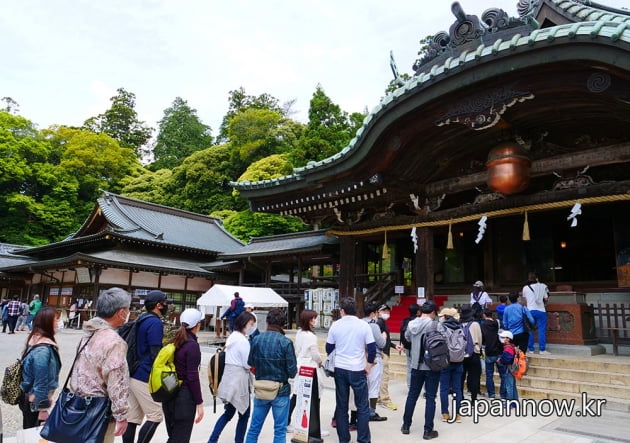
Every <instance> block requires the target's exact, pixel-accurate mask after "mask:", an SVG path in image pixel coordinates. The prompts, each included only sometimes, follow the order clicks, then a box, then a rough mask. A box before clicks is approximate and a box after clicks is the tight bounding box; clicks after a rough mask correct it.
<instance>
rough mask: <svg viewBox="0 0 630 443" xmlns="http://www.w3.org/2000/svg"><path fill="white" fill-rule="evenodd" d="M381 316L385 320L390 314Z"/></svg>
mask: <svg viewBox="0 0 630 443" xmlns="http://www.w3.org/2000/svg"><path fill="white" fill-rule="evenodd" d="M381 318H382V319H383V320H387V319H388V318H389V314H381Z"/></svg>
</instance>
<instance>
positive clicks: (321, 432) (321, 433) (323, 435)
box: [319, 429, 330, 437]
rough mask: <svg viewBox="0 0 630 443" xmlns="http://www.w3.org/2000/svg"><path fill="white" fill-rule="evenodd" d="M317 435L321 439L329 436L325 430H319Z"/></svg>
mask: <svg viewBox="0 0 630 443" xmlns="http://www.w3.org/2000/svg"><path fill="white" fill-rule="evenodd" d="M319 435H320V436H321V437H328V436H329V435H330V432H328V431H327V430H326V429H320V431H319Z"/></svg>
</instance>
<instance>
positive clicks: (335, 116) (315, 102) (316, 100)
mask: <svg viewBox="0 0 630 443" xmlns="http://www.w3.org/2000/svg"><path fill="white" fill-rule="evenodd" d="M361 115H362V114H360V113H354V114H352V118H351V117H350V116H349V115H348V113H347V112H345V111H342V110H341V108H340V107H339V105H337V104H335V103H333V102H332V100H331V99H330V98H329V97H328V96H327V95H326V93H325V92H324V89H323V88H322V87H321V85H317V88H316V89H315V93H313V97H312V98H311V102H310V107H309V110H308V125H307V127H306V130H305V131H304V135H303V136H302V138H301V139H300V141H299V143H298V150H296V151H295V153H294V162H295V165H296V166H303V165H305V164H306V163H307V162H309V161H312V160H314V161H319V160H323V159H324V158H327V157H330V156H332V155H334V154H336V153H338V152H339V151H341V150H342V149H343V148H344V147H346V146H347V145H348V143H349V142H350V140H352V137H354V134H355V133H356V131H357V129H358V127H360V123H359V121H363V119H362V118H361ZM363 117H365V116H363Z"/></svg>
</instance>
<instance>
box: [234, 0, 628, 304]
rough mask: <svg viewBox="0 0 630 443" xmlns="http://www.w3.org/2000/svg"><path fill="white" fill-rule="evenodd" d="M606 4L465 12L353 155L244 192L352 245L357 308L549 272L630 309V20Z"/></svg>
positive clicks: (376, 117) (553, 3) (349, 267)
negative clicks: (397, 289)
mask: <svg viewBox="0 0 630 443" xmlns="http://www.w3.org/2000/svg"><path fill="white" fill-rule="evenodd" d="M469 4H470V7H471V8H473V7H474V2H469ZM590 4H591V3H590V2H587V1H568V0H521V1H520V2H518V14H519V16H518V17H509V16H508V15H507V14H506V13H505V12H504V11H502V10H501V9H498V8H493V9H489V10H486V11H485V12H483V13H482V14H480V15H470V14H468V12H469V11H464V10H463V9H462V7H461V6H460V5H459V4H458V3H454V4H453V6H452V10H453V13H454V16H455V20H454V22H453V24H452V26H451V27H450V29H449V30H448V31H443V32H436V31H437V30H418V35H415V36H413V35H412V36H410V38H414V39H416V38H418V37H422V35H423V34H432V35H434V37H433V39H432V41H431V42H430V43H429V45H428V49H427V50H426V51H425V52H424V54H423V56H422V57H421V58H420V59H418V60H417V61H416V63H415V64H414V66H413V70H414V71H415V74H414V75H413V77H412V78H411V79H410V80H409V81H405V80H403V79H402V78H400V77H399V76H398V70H397V68H396V66H395V62H394V61H393V59H392V69H393V71H394V75H395V76H396V81H397V82H398V85H399V88H398V89H397V90H395V91H394V92H393V93H391V94H389V95H387V96H386V97H385V98H384V99H383V100H382V101H381V103H380V104H379V105H378V106H377V107H376V108H375V109H374V110H372V112H371V113H370V114H369V115H368V116H367V118H366V119H365V122H364V124H363V126H362V127H361V129H360V130H359V131H358V133H357V135H356V138H355V139H353V140H352V141H351V143H350V144H349V145H348V146H347V147H346V148H345V149H343V150H342V151H341V152H339V153H338V154H336V155H334V156H332V157H330V158H327V159H325V160H322V161H319V162H311V163H309V164H308V165H307V166H306V167H303V168H297V169H295V170H294V173H293V174H292V175H289V176H285V177H282V178H279V179H275V180H265V181H261V182H255V183H253V182H239V183H236V184H235V186H236V187H237V188H238V189H239V191H240V192H241V195H242V196H244V197H245V198H247V199H248V200H249V201H250V206H251V208H252V209H253V210H255V211H261V212H271V213H279V214H285V215H293V216H297V217H300V218H301V219H302V220H304V221H305V222H308V223H311V224H313V225H317V226H320V227H328V234H329V235H335V236H338V237H339V240H340V276H339V291H340V295H341V296H344V295H353V294H355V293H356V291H357V290H362V289H364V288H366V287H370V290H371V288H372V287H373V286H375V285H376V283H378V285H380V287H381V288H387V287H388V288H390V289H389V290H390V291H391V292H393V289H392V288H391V286H392V285H397V286H398V285H403V286H404V292H405V293H407V294H415V293H416V291H417V289H416V288H418V287H421V288H424V290H425V293H426V295H427V296H428V297H429V298H430V297H433V296H436V295H449V294H468V293H469V292H470V289H471V286H472V283H473V282H475V281H476V280H483V281H484V282H485V284H486V287H487V288H488V289H489V290H490V291H492V292H495V293H496V292H508V291H511V290H520V289H521V288H522V286H523V284H524V282H525V279H526V276H527V272H528V271H536V272H537V273H538V274H539V276H540V280H541V281H544V282H546V283H547V284H548V285H549V286H550V288H551V289H552V290H556V289H560V290H563V289H564V290H567V289H568V290H574V291H577V292H582V293H586V294H591V295H599V296H601V297H611V298H618V297H622V298H623V297H625V299H626V300H627V299H628V298H627V297H628V294H629V292H630V289H629V288H630V167H629V164H628V162H629V161H630V12H629V11H628V10H618V9H614V8H609V7H606V6H599V5H598V6H597V7H595V6H590ZM348 87H351V85H348ZM366 276H368V277H366ZM366 279H367V281H366ZM378 280H380V281H378Z"/></svg>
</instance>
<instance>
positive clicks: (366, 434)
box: [335, 368, 372, 443]
mask: <svg viewBox="0 0 630 443" xmlns="http://www.w3.org/2000/svg"><path fill="white" fill-rule="evenodd" d="M350 388H352V391H353V392H354V405H355V406H356V408H357V443H369V442H370V440H371V438H372V437H371V435H370V402H369V400H368V383H367V376H366V375H365V371H348V370H347V369H341V368H335V400H336V402H337V404H336V406H335V421H336V422H337V437H339V442H340V443H347V442H349V441H350V429H349V428H348V401H349V398H350Z"/></svg>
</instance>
